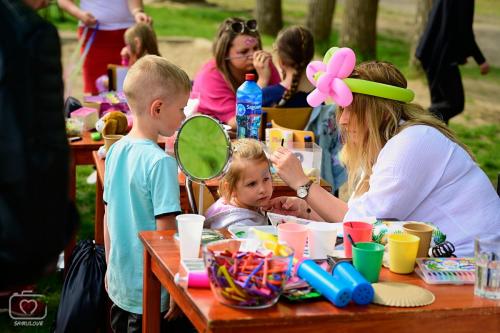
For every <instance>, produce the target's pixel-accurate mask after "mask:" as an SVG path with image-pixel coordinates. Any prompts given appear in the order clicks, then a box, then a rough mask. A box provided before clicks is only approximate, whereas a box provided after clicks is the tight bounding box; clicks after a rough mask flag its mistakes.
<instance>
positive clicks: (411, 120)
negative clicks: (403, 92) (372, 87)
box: [336, 61, 474, 196]
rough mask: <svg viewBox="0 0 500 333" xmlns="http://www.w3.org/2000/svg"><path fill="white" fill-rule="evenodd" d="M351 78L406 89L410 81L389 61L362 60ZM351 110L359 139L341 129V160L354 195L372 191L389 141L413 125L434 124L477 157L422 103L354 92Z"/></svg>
mask: <svg viewBox="0 0 500 333" xmlns="http://www.w3.org/2000/svg"><path fill="white" fill-rule="evenodd" d="M350 77H351V78H358V79H363V80H369V81H374V82H380V83H385V84H390V85H393V86H397V87H402V88H406V87H407V81H406V78H405V77H404V76H403V74H402V73H401V72H400V71H399V70H398V69H397V68H396V67H395V66H394V65H393V64H391V63H388V62H380V61H369V62H364V63H361V64H359V65H358V66H356V68H355V69H354V71H353V72H352V74H351V76H350ZM349 110H350V116H349V124H348V125H347V126H348V127H351V126H352V127H353V129H354V130H355V131H356V135H357V139H358V140H356V142H353V140H349V137H348V133H347V129H346V128H341V133H342V137H343V141H344V147H343V149H342V151H341V160H342V162H343V163H344V164H345V166H346V168H347V173H348V175H349V178H348V187H349V190H350V191H354V196H360V195H361V194H363V193H365V192H367V191H368V190H369V188H370V185H369V181H370V176H371V175H372V167H373V165H374V164H375V162H376V160H377V157H378V155H379V153H380V150H381V149H382V148H383V147H384V145H385V144H386V143H387V141H389V140H390V139H391V138H392V137H393V136H395V135H397V134H398V133H400V132H401V131H402V130H404V129H405V128H408V127H410V126H414V125H427V126H431V127H434V128H435V129H437V130H438V131H440V132H441V133H442V134H443V135H444V136H446V137H447V138H448V139H450V140H451V141H453V142H455V143H457V144H458V145H459V146H460V147H462V148H463V149H464V150H465V151H466V152H467V153H468V154H469V155H470V156H471V157H472V158H474V157H473V155H472V153H471V151H470V150H469V149H468V148H467V147H466V146H465V145H464V144H462V143H460V142H459V141H458V139H457V137H456V136H455V134H454V133H453V132H452V131H451V130H450V129H449V128H448V127H447V126H446V125H445V124H444V123H443V122H442V121H441V120H440V119H438V118H436V117H435V116H434V115H432V114H431V113H430V112H429V111H427V110H424V109H423V108H422V107H421V106H420V105H417V104H410V103H404V102H399V101H394V100H390V99H385V98H379V97H375V96H370V95H364V94H354V98H353V102H352V104H351V105H350V106H349ZM342 112H343V109H342V108H339V110H338V112H337V116H336V117H337V123H339V120H340V117H341V115H342ZM401 122H404V123H401Z"/></svg>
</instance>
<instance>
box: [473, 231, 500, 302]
mask: <svg viewBox="0 0 500 333" xmlns="http://www.w3.org/2000/svg"><path fill="white" fill-rule="evenodd" d="M474 258H475V263H476V279H475V280H474V281H475V282H474V295H477V296H480V297H485V298H489V299H493V300H500V241H498V240H497V239H488V238H487V237H484V238H481V239H480V238H476V239H475V240H474Z"/></svg>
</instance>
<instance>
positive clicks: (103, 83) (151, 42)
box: [96, 23, 161, 93]
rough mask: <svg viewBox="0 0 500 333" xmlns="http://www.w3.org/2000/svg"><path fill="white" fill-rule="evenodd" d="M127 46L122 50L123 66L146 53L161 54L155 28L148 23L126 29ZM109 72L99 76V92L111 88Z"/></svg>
mask: <svg viewBox="0 0 500 333" xmlns="http://www.w3.org/2000/svg"><path fill="white" fill-rule="evenodd" d="M123 38H124V40H125V47H124V48H123V49H122V50H121V52H120V56H121V58H122V66H132V65H133V64H134V63H135V62H136V61H137V60H138V59H139V58H141V57H143V56H145V55H146V54H152V55H157V56H161V54H160V51H158V41H157V39H156V34H155V32H154V30H153V28H152V27H151V26H150V25H149V24H146V23H136V24H134V25H133V26H131V27H130V28H128V29H127V30H126V31H125V34H124V36H123ZM108 80H109V79H108V74H103V75H101V76H99V77H98V78H97V80H96V87H97V89H98V90H99V92H100V93H101V92H105V91H108V90H109V81H108Z"/></svg>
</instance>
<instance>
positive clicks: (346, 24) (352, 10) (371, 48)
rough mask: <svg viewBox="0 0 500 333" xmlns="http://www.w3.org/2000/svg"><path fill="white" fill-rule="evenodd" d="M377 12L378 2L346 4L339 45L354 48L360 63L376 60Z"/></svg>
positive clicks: (356, 0)
mask: <svg viewBox="0 0 500 333" xmlns="http://www.w3.org/2000/svg"><path fill="white" fill-rule="evenodd" d="M377 11H378V0H348V1H346V2H345V8H344V18H343V20H342V30H341V33H340V43H339V44H340V46H347V47H350V48H352V49H353V50H354V51H355V52H356V58H357V60H358V61H365V60H373V59H376V56H377V53H376V52H377V48H376V47H377Z"/></svg>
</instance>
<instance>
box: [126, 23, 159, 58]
mask: <svg viewBox="0 0 500 333" xmlns="http://www.w3.org/2000/svg"><path fill="white" fill-rule="evenodd" d="M124 39H125V47H124V48H123V49H122V51H121V52H120V55H121V56H122V59H124V60H125V61H124V62H126V63H127V65H128V66H132V65H133V64H134V63H135V62H136V61H137V60H138V59H139V58H141V57H143V56H145V55H146V54H152V55H157V56H160V55H161V54H160V51H158V42H157V40H156V34H155V31H154V30H153V28H152V27H151V26H150V25H149V24H146V23H136V24H135V25H133V26H131V27H130V28H128V29H127V30H126V31H125V35H124Z"/></svg>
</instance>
